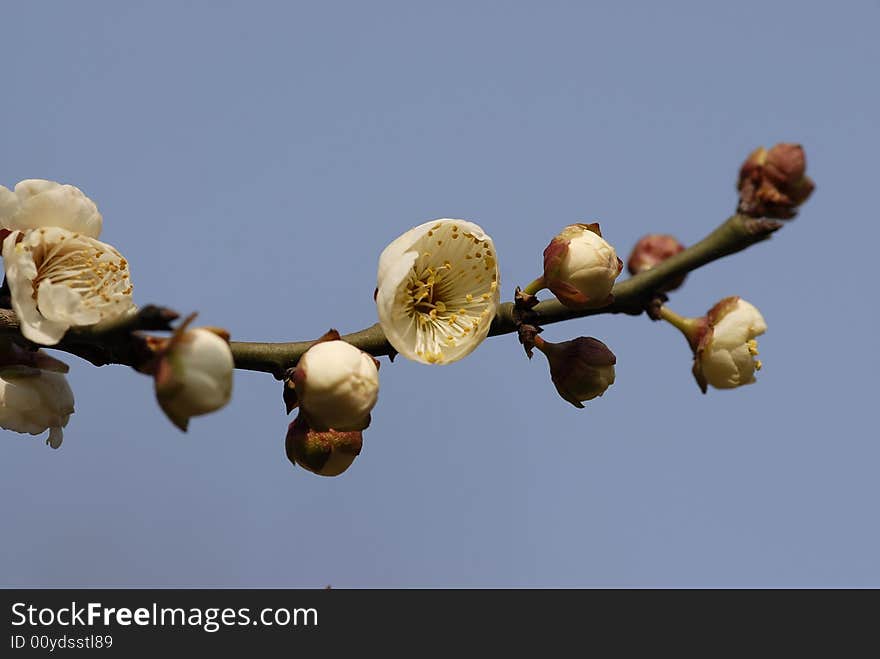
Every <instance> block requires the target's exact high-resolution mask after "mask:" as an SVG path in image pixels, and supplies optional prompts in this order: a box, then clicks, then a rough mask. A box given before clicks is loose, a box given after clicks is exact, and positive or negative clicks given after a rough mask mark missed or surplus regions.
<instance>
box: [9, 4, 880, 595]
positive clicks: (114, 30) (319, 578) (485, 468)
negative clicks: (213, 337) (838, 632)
mask: <svg viewBox="0 0 880 659" xmlns="http://www.w3.org/2000/svg"><path fill="white" fill-rule="evenodd" d="M878 18H880V6H878V4H877V3H876V2H859V1H856V2H851V3H844V4H838V5H834V6H832V5H825V6H823V5H820V4H817V3H814V4H809V5H805V4H803V3H794V2H773V3H765V2H750V1H747V2H739V3H735V4H730V3H726V4H722V3H697V2H693V3H683V2H671V3H662V4H660V3H646V2H643V3H578V2H542V3H525V2H518V3H501V2H485V1H484V2H444V3H427V2H373V3H355V2H328V3H281V2H277V3H272V2H248V3H243V2H240V3H231V2H211V3H208V2H188V3H170V2H153V3H115V2H77V3H61V2H28V3H16V4H9V5H8V6H6V7H5V8H4V24H5V26H6V30H5V31H4V37H3V39H2V40H0V61H2V62H3V63H4V77H3V84H2V92H0V94H2V103H0V121H2V126H3V127H4V131H3V135H4V140H3V148H2V152H0V184H2V185H6V186H7V187H11V186H12V185H14V184H15V183H16V182H17V181H18V180H20V179H24V178H48V179H53V180H59V181H62V182H65V183H72V184H74V185H77V186H79V187H80V188H82V189H83V191H85V193H86V194H88V195H89V196H90V197H91V198H92V199H94V200H95V201H96V203H97V204H98V206H99V208H100V210H101V211H102V213H103V215H104V232H103V234H102V239H103V240H106V241H108V242H110V243H112V244H114V245H115V246H116V247H117V248H119V250H120V251H121V252H122V253H123V254H124V255H125V256H126V257H127V258H128V260H129V261H130V262H131V270H132V274H133V278H134V284H135V299H136V301H137V302H138V303H140V304H146V303H160V304H164V305H167V306H170V307H172V308H175V309H177V310H178V311H180V312H182V313H184V314H185V313H189V312H191V311H198V312H199V313H200V320H201V322H204V323H205V324H211V325H222V326H224V327H226V328H228V329H229V330H230V332H231V333H232V336H233V338H235V339H239V340H291V339H306V338H314V337H317V336H319V335H321V334H323V333H324V332H325V331H326V330H327V328H328V327H337V328H338V329H339V330H340V331H343V332H346V331H353V330H356V329H360V328H362V327H365V326H368V325H370V324H372V323H373V322H375V320H376V312H375V307H374V305H373V301H372V292H373V288H374V286H375V271H376V264H377V259H378V256H379V253H380V252H381V250H382V249H383V248H384V247H385V245H386V244H387V243H388V242H390V241H391V240H392V239H393V238H395V237H396V236H397V235H399V234H400V233H403V231H405V230H406V229H408V228H410V227H412V226H415V225H417V224H420V223H422V222H424V221H427V220H430V219H433V218H437V217H459V218H465V219H469V220H472V221H474V222H477V223H478V224H480V225H481V226H482V227H483V228H484V229H485V230H486V231H487V232H488V233H489V234H490V235H491V236H492V237H493V239H494V241H495V245H496V248H497V253H498V257H499V263H500V267H501V279H502V286H503V290H504V294H505V296H507V297H510V295H511V294H512V291H513V289H514V287H515V286H516V285H517V284H520V285H524V284H526V283H527V282H529V281H531V279H533V278H534V277H535V276H536V275H537V274H538V273H539V268H540V263H541V251H542V250H543V248H544V246H545V245H546V243H547V242H548V241H549V239H550V238H551V237H552V236H553V235H554V234H555V233H556V231H558V229H560V228H561V227H563V226H565V225H566V224H570V223H572V222H579V221H582V222H590V221H599V222H600V223H601V225H602V230H603V233H604V235H605V237H606V238H608V240H609V241H610V242H612V243H613V244H614V245H615V246H616V247H617V248H618V251H619V252H620V253H621V256H623V257H625V256H626V255H627V254H628V252H629V248H630V247H631V245H632V244H633V243H634V242H635V241H636V240H637V239H638V238H639V237H640V236H641V235H642V234H644V233H648V232H669V233H673V234H675V235H677V236H678V237H679V239H680V240H682V241H683V242H685V243H691V242H695V241H696V240H698V239H699V238H701V237H702V236H703V235H705V234H706V233H708V232H709V231H710V230H711V229H712V228H714V226H715V225H716V224H718V223H719V222H721V221H722V220H723V219H724V218H725V217H726V216H727V215H728V214H729V213H730V212H731V211H732V209H733V208H734V206H735V203H736V194H735V189H734V181H735V177H736V171H737V167H738V166H739V163H740V162H741V161H742V159H743V158H744V157H745V156H746V155H747V154H748V153H749V151H751V150H752V149H753V148H754V147H756V146H759V145H761V144H764V145H767V146H770V145H771V144H773V143H775V142H779V141H794V142H800V143H802V144H804V146H805V148H806V150H807V157H808V163H809V173H810V175H811V176H812V177H813V178H814V179H815V180H816V182H817V190H816V192H815V194H814V196H813V198H812V199H810V200H809V202H808V203H807V204H806V206H805V208H804V209H803V211H802V213H801V215H800V216H799V217H798V219H796V220H795V221H793V222H791V223H790V224H789V225H788V226H786V227H785V228H784V229H783V230H782V231H781V232H780V233H779V234H777V235H776V236H775V237H774V238H773V239H772V240H771V241H770V242H768V243H764V244H762V245H759V246H756V247H754V248H752V249H750V250H748V251H747V252H745V253H743V254H740V255H738V256H734V257H732V258H729V259H726V260H724V261H722V262H718V263H714V264H712V265H710V266H708V267H706V268H703V269H701V270H700V271H699V272H698V273H695V274H693V275H692V276H691V277H690V278H689V280H688V284H687V286H686V287H685V288H684V289H683V290H681V291H680V292H677V293H676V294H675V295H674V297H673V299H672V302H671V306H672V307H673V308H674V309H676V310H677V311H679V312H680V313H683V314H686V315H700V314H702V313H703V312H705V311H706V310H707V309H708V308H709V307H711V306H712V304H714V302H715V301H717V300H718V299H720V298H722V297H724V296H727V295H741V296H743V297H744V298H746V299H747V300H749V301H751V302H752V303H754V304H756V305H757V306H758V307H759V308H760V309H761V310H762V311H763V313H764V316H765V318H766V319H767V323H768V325H769V330H768V332H767V334H766V335H765V336H763V337H762V338H761V339H760V345H761V356H762V359H763V362H764V369H763V370H762V371H761V373H760V374H759V381H758V383H757V384H755V385H752V386H749V387H744V388H741V389H738V390H733V391H717V390H710V392H709V394H708V395H706V396H703V395H701V394H700V392H699V390H698V389H697V387H696V385H695V384H694V382H693V380H692V378H691V375H690V357H689V351H688V348H687V345H686V344H685V342H684V340H683V339H682V338H681V337H680V336H679V335H678V334H677V332H676V330H674V329H673V328H671V327H669V326H664V325H662V324H654V323H651V322H650V321H649V320H647V319H646V318H645V317H639V318H631V317H600V318H590V319H582V320H576V321H571V322H567V323H563V324H557V325H553V326H548V327H547V329H546V332H545V334H544V336H545V337H546V338H548V339H549V340H556V341H558V340H564V339H568V338H573V337H575V336H578V335H586V336H595V337H597V338H599V339H600V340H602V341H604V342H605V343H607V344H608V345H609V347H611V348H612V350H614V351H615V353H616V354H617V357H618V367H617V381H616V382H615V384H614V385H613V387H611V389H609V391H608V392H607V393H606V395H605V396H604V397H603V398H602V399H600V400H597V401H594V402H593V403H590V404H588V406H587V408H586V409H584V410H577V409H575V408H574V407H572V406H570V405H568V404H567V403H565V402H564V401H563V400H562V399H560V398H559V397H558V396H557V394H556V392H555V390H554V389H553V386H552V384H551V383H550V380H549V375H548V371H547V368H546V363H545V362H544V361H543V358H542V357H541V356H540V355H538V356H536V358H535V359H534V360H533V361H532V362H529V361H527V360H526V359H525V357H524V356H523V355H522V351H521V348H520V347H519V345H518V344H517V343H516V340H515V339H514V338H512V337H498V338H492V339H489V340H487V341H486V342H485V343H484V344H483V345H481V346H480V348H479V349H478V350H477V351H476V352H475V353H473V354H472V355H471V356H470V357H469V358H467V359H465V360H463V361H461V362H459V363H456V364H453V365H450V366H446V367H428V366H423V365H420V364H415V363H408V362H406V361H405V360H397V361H396V362H395V363H394V364H393V365H392V364H389V363H388V362H387V360H383V361H384V363H383V366H382V369H381V392H380V398H379V403H378V405H377V407H376V409H375V410H374V413H373V419H374V421H373V424H372V426H371V428H370V429H369V431H368V433H367V434H366V435H365V445H364V450H363V452H362V454H361V455H360V457H359V458H358V459H357V461H356V462H355V464H354V465H353V466H352V468H351V469H350V470H349V471H348V472H346V473H345V474H343V475H342V476H341V477H339V478H330V479H328V478H320V477H318V476H314V475H312V474H310V473H308V472H306V471H304V470H301V469H294V468H292V467H291V465H290V464H289V463H288V462H287V460H286V458H285V455H284V434H285V430H286V426H287V423H288V422H289V421H290V419H289V418H287V417H286V416H285V415H284V409H283V406H282V403H281V389H280V386H279V384H278V383H277V382H275V381H274V380H273V379H272V378H271V377H269V376H266V375H263V374H257V373H249V372H237V373H236V377H235V396H234V400H233V402H232V403H231V404H230V405H229V406H228V407H227V408H225V409H224V410H223V411H221V412H219V413H218V414H215V415H211V416H208V417H203V418H199V419H194V420H193V423H192V424H191V427H190V432H189V433H188V434H187V435H182V434H181V433H179V432H178V431H177V430H176V429H175V428H174V427H173V426H172V425H171V423H170V422H169V421H168V420H167V419H165V417H164V416H163V415H162V413H161V412H160V410H159V409H158V407H157V406H156V405H155V403H154V401H153V394H152V385H151V382H150V380H149V379H148V378H146V377H144V376H141V375H139V374H137V373H134V372H133V371H131V370H129V369H126V368H124V367H121V366H108V367H103V368H100V369H98V368H94V367H91V366H89V365H88V364H86V363H85V362H82V361H80V360H78V359H77V358H75V357H72V356H71V357H69V359H68V361H69V362H70V363H71V373H70V381H71V383H72V386H73V388H74V391H75V394H76V400H77V411H76V414H75V415H74V416H73V417H72V418H71V421H70V424H69V425H68V428H67V430H66V431H65V443H64V446H63V448H62V449H61V450H59V451H51V450H49V449H48V448H46V447H45V446H43V445H42V442H41V441H39V440H37V439H34V438H31V437H30V436H24V435H17V434H15V433H11V432H7V431H3V432H2V433H0V439H2V441H0V519H2V520H3V525H4V533H3V538H4V541H3V543H0V584H3V585H8V586H303V587H321V586H324V585H327V584H332V585H333V586H334V587H412V586H428V587H443V586H463V587H484V586H501V587H517V586H523V587H535V586H549V587H589V586H648V587H654V586H698V587H703V586H733V587H736V586H875V587H876V586H880V562H878V560H877V556H878V555H880V529H878V525H877V521H876V519H877V514H876V509H877V501H878V499H880V479H878V478H877V465H878V464H880V446H878V442H877V433H876V431H872V430H871V428H873V427H874V425H875V418H874V415H873V398H874V395H875V393H876V390H877V387H876V383H875V382H874V380H873V375H874V374H875V373H876V372H878V366H880V364H878V354H877V349H876V344H875V340H876V327H877V322H878V310H877V306H876V304H875V302H874V299H875V297H876V293H875V291H874V286H875V285H876V273H875V272H874V263H875V261H876V249H877V248H876V245H877V244H878V241H880V233H878V229H877V224H876V221H875V215H876V200H875V199H874V196H875V194H876V175H877V158H876V153H877V149H878V146H880V144H878V128H877V117H878V116H880V89H878V86H877V85H876V84H875V83H874V82H872V81H873V80H875V78H876V65H877V62H878V61H880V59H878V56H880V45H878V42H877V39H876V27H877V25H878V22H877V21H878Z"/></svg>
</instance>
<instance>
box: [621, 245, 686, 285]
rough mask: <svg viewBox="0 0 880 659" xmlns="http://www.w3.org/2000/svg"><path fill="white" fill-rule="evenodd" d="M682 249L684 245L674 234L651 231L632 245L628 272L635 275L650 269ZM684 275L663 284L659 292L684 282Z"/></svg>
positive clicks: (627, 264) (627, 265)
mask: <svg viewBox="0 0 880 659" xmlns="http://www.w3.org/2000/svg"><path fill="white" fill-rule="evenodd" d="M681 251H684V245H682V244H681V243H680V242H678V241H677V240H676V239H675V237H674V236H670V235H666V234H659V233H652V234H650V235H647V236H643V237H642V238H641V239H639V242H637V243H636V245H635V247H633V250H632V253H631V254H630V255H629V260H628V261H627V263H626V267H627V269H628V270H629V273H630V274H632V275H637V274H639V273H640V272H644V271H645V270H650V269H651V268H653V267H654V266H655V265H657V264H658V263H661V262H663V261H665V260H666V259H668V258H669V257H670V256H675V255H676V254H678V253H679V252H681ZM684 279H685V275H680V276H678V277H676V278H675V279H671V280H669V282H667V283H666V284H664V285H663V286H662V287H661V288H660V289H659V292H668V291H673V290H675V289H676V288H678V287H679V286H681V285H682V284H683V283H684Z"/></svg>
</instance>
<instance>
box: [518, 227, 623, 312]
mask: <svg viewBox="0 0 880 659" xmlns="http://www.w3.org/2000/svg"><path fill="white" fill-rule="evenodd" d="M622 269H623V262H622V261H621V260H620V259H619V258H617V252H616V251H614V247H612V246H611V244H610V243H608V242H607V241H606V240H605V239H604V238H602V232H601V231H600V230H599V225H598V224H595V223H594V224H571V225H569V226H567V227H565V228H564V229H563V230H562V231H561V232H560V233H559V234H558V235H556V236H555V237H554V238H553V240H551V241H550V244H549V245H547V248H546V249H545V250H544V274H543V276H541V277H539V278H538V279H536V280H535V281H533V282H532V283H531V284H529V285H528V286H527V287H526V288H525V292H526V293H529V294H532V295H534V294H535V293H537V292H538V291H539V290H541V289H542V288H548V289H550V292H551V293H553V295H555V296H556V298H557V299H558V300H559V301H560V302H562V304H564V305H565V306H566V307H569V308H573V309H583V308H588V307H601V306H605V305H607V304H610V303H611V301H612V300H613V298H612V296H611V289H612V288H613V287H614V280H615V279H617V276H618V275H619V274H620V271H621V270H622Z"/></svg>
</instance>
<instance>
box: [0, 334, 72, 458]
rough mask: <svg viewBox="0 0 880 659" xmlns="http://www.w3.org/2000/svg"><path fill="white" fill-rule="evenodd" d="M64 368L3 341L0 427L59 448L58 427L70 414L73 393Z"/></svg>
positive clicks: (59, 432)
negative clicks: (41, 436) (44, 436)
mask: <svg viewBox="0 0 880 659" xmlns="http://www.w3.org/2000/svg"><path fill="white" fill-rule="evenodd" d="M66 372H67V365H66V364H64V363H63V362H60V361H58V360H57V359H54V358H52V357H50V356H49V355H47V354H46V353H44V352H42V351H40V350H37V351H27V350H23V349H22V348H20V347H19V346H16V345H15V344H11V343H9V342H8V341H3V342H2V346H0V427H2V428H5V429H6V430H13V431H15V432H20V433H28V434H31V435H39V434H41V433H43V432H45V431H46V430H48V431H49V436H48V438H47V439H46V444H48V445H49V446H51V447H52V448H58V447H59V446H61V442H62V440H63V439H64V434H63V431H62V428H64V427H65V426H66V425H67V422H68V420H69V419H70V415H71V414H73V391H71V389H70V385H69V384H68V383H67V378H66V377H65V376H64V374H65V373H66Z"/></svg>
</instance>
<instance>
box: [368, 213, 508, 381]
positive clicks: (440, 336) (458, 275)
mask: <svg viewBox="0 0 880 659" xmlns="http://www.w3.org/2000/svg"><path fill="white" fill-rule="evenodd" d="M499 298H500V291H499V275H498V262H497V260H496V256H495V246H494V244H493V243H492V239H491V238H490V237H489V236H487V235H486V234H485V232H484V231H483V230H482V229H481V228H480V227H479V226H477V225H476V224H473V223H471V222H466V221H464V220H450V219H441V220H434V221H433V222H426V223H425V224H422V225H420V226H418V227H416V228H414V229H410V230H409V231H407V232H406V233H405V234H403V235H402V236H400V237H399V238H397V239H396V240H395V241H394V242H392V243H391V244H390V245H388V247H386V248H385V251H383V252H382V255H381V257H380V258H379V274H378V287H377V290H376V305H377V309H378V312H379V322H380V324H381V325H382V330H383V331H384V332H385V336H386V337H387V339H388V342H389V343H390V344H391V345H392V346H393V347H394V349H395V350H397V352H399V353H400V354H402V355H403V356H404V357H407V358H408V359H413V360H415V361H418V362H422V363H423V364H446V363H449V362H454V361H456V360H459V359H461V358H463V357H465V356H467V355H469V354H470V353H471V352H473V351H474V349H476V347H477V346H478V345H479V344H480V343H481V342H482V341H483V339H485V338H486V336H487V335H488V333H489V327H490V325H491V324H492V319H493V318H494V317H495V312H496V310H497V308H498V303H499Z"/></svg>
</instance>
